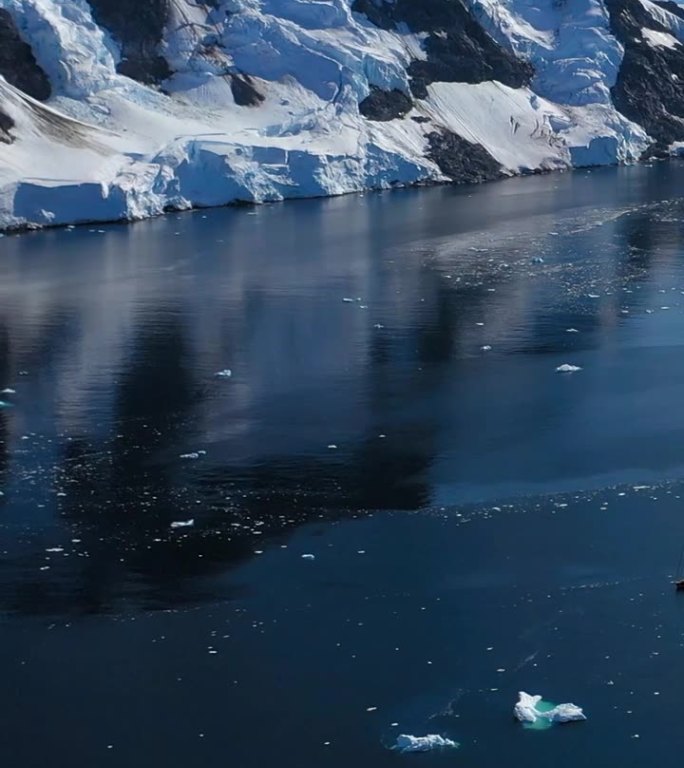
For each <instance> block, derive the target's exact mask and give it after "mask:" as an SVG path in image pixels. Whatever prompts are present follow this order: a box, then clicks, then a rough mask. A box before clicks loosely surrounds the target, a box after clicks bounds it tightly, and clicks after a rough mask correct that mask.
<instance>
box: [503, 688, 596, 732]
mask: <svg viewBox="0 0 684 768" xmlns="http://www.w3.org/2000/svg"><path fill="white" fill-rule="evenodd" d="M518 697H519V699H518V703H517V704H516V705H515V708H514V709H513V714H514V716H515V718H516V719H517V720H519V721H520V722H521V723H524V724H526V725H528V726H530V727H536V728H548V727H549V726H551V725H552V724H553V723H570V722H574V721H578V720H586V719H587V718H586V715H585V714H584V712H583V711H582V709H581V707H578V706H577V705H575V704H558V705H557V706H554V705H553V704H550V703H549V702H547V701H543V700H542V697H541V696H531V695H530V694H529V693H525V692H524V691H520V692H519V693H518Z"/></svg>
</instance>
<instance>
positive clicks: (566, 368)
mask: <svg viewBox="0 0 684 768" xmlns="http://www.w3.org/2000/svg"><path fill="white" fill-rule="evenodd" d="M581 370H582V369H581V368H580V366H579V365H571V364H570V363H563V365H559V366H558V368H556V373H576V372H577V371H581Z"/></svg>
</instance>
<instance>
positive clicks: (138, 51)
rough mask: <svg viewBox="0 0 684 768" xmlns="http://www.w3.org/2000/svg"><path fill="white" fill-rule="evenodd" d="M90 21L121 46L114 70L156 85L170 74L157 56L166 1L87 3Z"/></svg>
mask: <svg viewBox="0 0 684 768" xmlns="http://www.w3.org/2000/svg"><path fill="white" fill-rule="evenodd" d="M88 2H89V3H90V6H91V8H92V11H93V18H94V19H95V21H96V22H97V23H98V24H99V25H100V26H101V27H104V28H105V29H106V30H107V31H108V32H109V34H110V35H111V36H112V37H113V38H114V40H116V42H117V43H118V44H119V45H120V46H121V62H120V63H119V65H118V67H117V70H118V71H119V72H120V73H121V74H122V75H125V76H126V77H130V78H132V79H133V80H137V81H138V82H141V83H144V84H145V85H159V84H160V83H161V82H162V81H164V80H166V78H168V77H170V76H171V74H173V73H172V71H171V69H170V67H169V65H168V62H167V61H166V59H165V58H164V57H163V56H162V55H161V54H160V45H161V43H162V40H163V37H164V29H165V27H166V24H167V22H168V20H169V14H170V0H88Z"/></svg>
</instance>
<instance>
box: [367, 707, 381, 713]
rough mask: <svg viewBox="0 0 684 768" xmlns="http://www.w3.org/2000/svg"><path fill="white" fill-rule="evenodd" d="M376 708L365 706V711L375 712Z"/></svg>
mask: <svg viewBox="0 0 684 768" xmlns="http://www.w3.org/2000/svg"><path fill="white" fill-rule="evenodd" d="M377 709H378V708H377V707H366V712H376V711H377Z"/></svg>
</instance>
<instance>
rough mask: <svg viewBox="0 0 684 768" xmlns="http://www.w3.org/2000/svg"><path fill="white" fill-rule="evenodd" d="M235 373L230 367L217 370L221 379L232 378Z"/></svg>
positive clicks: (217, 374)
mask: <svg viewBox="0 0 684 768" xmlns="http://www.w3.org/2000/svg"><path fill="white" fill-rule="evenodd" d="M232 375H233V372H232V371H231V370H230V368H224V369H223V370H222V371H217V372H216V376H218V377H219V379H230V378H231V377H232Z"/></svg>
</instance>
